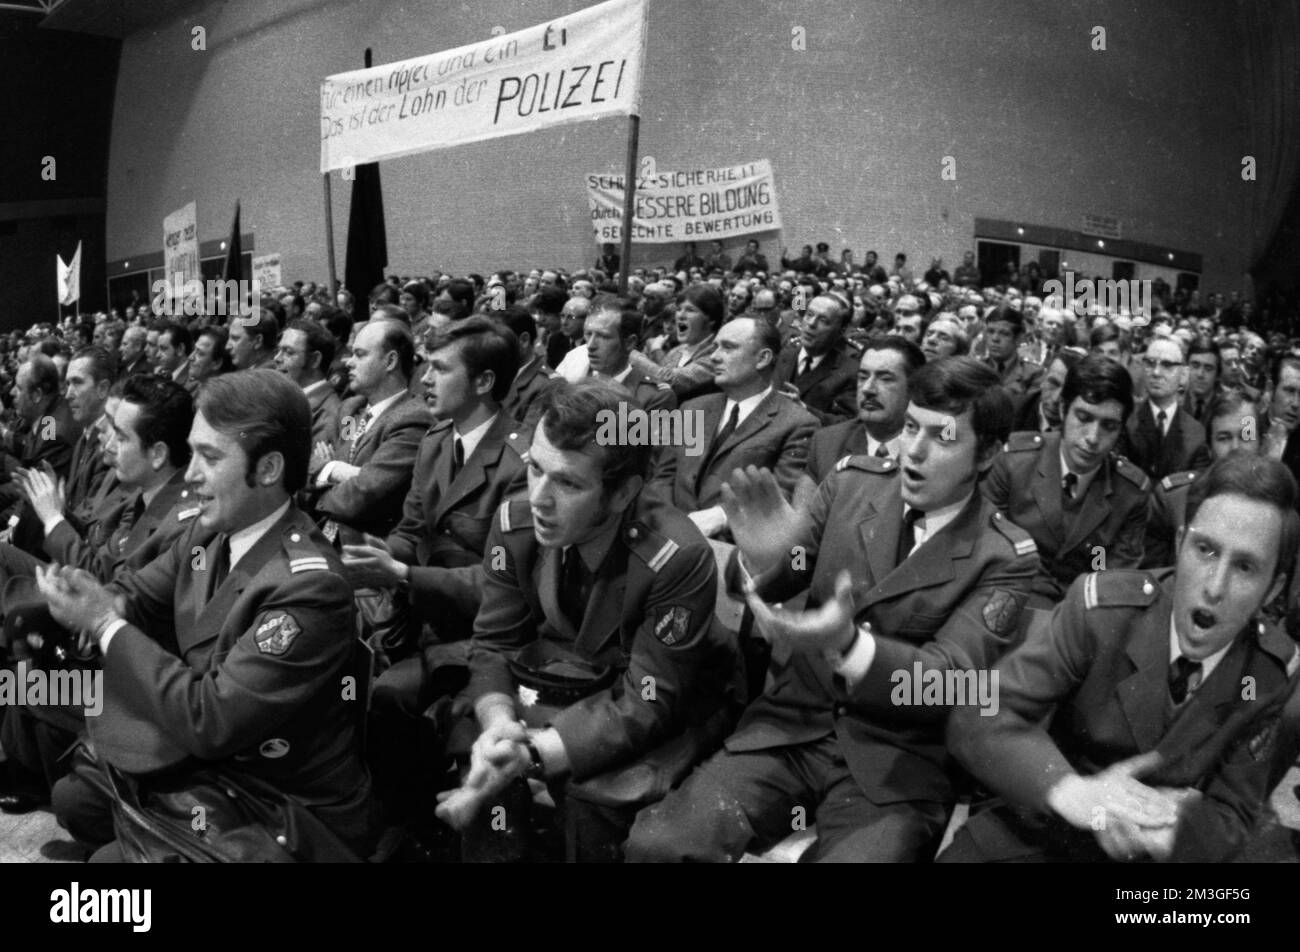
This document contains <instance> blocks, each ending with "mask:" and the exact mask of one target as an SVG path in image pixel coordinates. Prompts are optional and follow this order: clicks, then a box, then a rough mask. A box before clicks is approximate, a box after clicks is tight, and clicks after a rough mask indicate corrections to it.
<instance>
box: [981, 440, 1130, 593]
mask: <svg viewBox="0 0 1300 952" xmlns="http://www.w3.org/2000/svg"><path fill="white" fill-rule="evenodd" d="M1063 475H1064V474H1063V472H1062V470H1061V436H1060V434H1059V433H1046V434H1044V433H1012V434H1011V438H1010V439H1009V440H1008V441H1007V444H1006V446H1005V448H1004V450H1003V452H1002V454H1001V455H1000V456H999V457H998V458H997V459H996V460H995V461H994V463H993V466H992V467H991V468H990V469H989V472H988V475H987V476H986V477H985V478H984V481H983V484H982V488H983V491H984V495H985V496H987V497H988V498H989V501H990V502H992V503H993V505H994V506H996V507H997V509H998V510H999V511H1000V512H1001V513H1002V514H1003V515H1005V516H1006V517H1007V518H1008V519H1010V520H1011V521H1012V522H1014V523H1015V524H1016V525H1018V526H1020V528H1022V529H1024V530H1025V531H1026V532H1028V533H1029V534H1030V535H1031V536H1033V537H1034V542H1035V543H1037V545H1038V555H1039V558H1040V559H1041V560H1042V570H1041V572H1040V573H1039V577H1038V578H1037V579H1036V580H1035V582H1034V591H1035V593H1036V594H1038V595H1040V596H1041V597H1042V598H1043V599H1046V600H1047V601H1049V602H1051V603H1053V604H1054V603H1056V602H1059V601H1060V600H1061V599H1062V598H1064V597H1065V590H1066V589H1067V588H1069V587H1070V583H1071V582H1073V581H1074V580H1075V579H1076V578H1078V577H1079V576H1080V575H1083V574H1085V573H1087V572H1092V571H1096V570H1098V569H1102V568H1108V569H1128V568H1137V567H1138V565H1139V564H1140V563H1141V561H1142V541H1143V538H1144V536H1145V533H1146V515H1147V491H1148V489H1149V488H1150V483H1149V482H1148V480H1147V478H1146V476H1145V474H1143V473H1142V471H1141V470H1139V469H1138V468H1137V467H1136V466H1134V465H1133V464H1132V463H1130V462H1129V461H1128V460H1126V459H1124V458H1123V457H1122V456H1112V457H1111V458H1110V459H1108V460H1107V461H1106V462H1104V463H1103V464H1102V465H1101V469H1100V470H1099V471H1098V472H1097V473H1095V474H1094V475H1093V477H1092V481H1091V482H1090V483H1089V484H1088V491H1087V493H1086V494H1085V495H1084V496H1083V498H1082V499H1079V500H1076V503H1075V506H1076V508H1075V509H1074V510H1073V511H1070V510H1067V509H1066V508H1065V505H1064V493H1063V491H1062V488H1061V479H1062V477H1063ZM1099 557H1100V558H1102V559H1104V561H1102V562H1098V561H1097V560H1098V558H1099Z"/></svg>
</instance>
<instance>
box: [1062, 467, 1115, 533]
mask: <svg viewBox="0 0 1300 952" xmlns="http://www.w3.org/2000/svg"><path fill="white" fill-rule="evenodd" d="M1101 465H1102V471H1101V472H1099V473H1098V474H1097V475H1096V476H1094V477H1093V478H1092V482H1091V483H1089V484H1088V494H1087V495H1086V496H1084V498H1083V499H1081V500H1080V501H1079V508H1078V511H1077V512H1075V513H1074V518H1073V519H1071V520H1070V522H1069V524H1068V525H1067V526H1066V527H1065V542H1064V543H1063V544H1062V545H1061V551H1062V552H1069V551H1071V550H1072V549H1074V548H1075V547H1076V546H1078V545H1079V544H1081V543H1082V542H1083V540H1084V539H1085V538H1087V536H1088V533H1089V532H1091V531H1092V530H1093V529H1095V528H1097V527H1098V526H1099V525H1101V524H1102V523H1103V522H1105V521H1106V520H1107V519H1109V518H1110V509H1111V506H1110V497H1111V494H1112V493H1113V492H1114V491H1115V485H1114V483H1113V482H1112V476H1113V474H1112V472H1111V467H1110V463H1109V461H1107V462H1105V463H1102V464H1101Z"/></svg>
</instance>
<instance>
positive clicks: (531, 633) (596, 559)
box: [438, 381, 738, 857]
mask: <svg viewBox="0 0 1300 952" xmlns="http://www.w3.org/2000/svg"><path fill="white" fill-rule="evenodd" d="M544 399H545V400H546V401H547V404H546V408H545V410H544V412H543V415H542V419H541V424H540V425H539V426H538V428H537V430H536V432H535V433H534V436H533V443H532V448H531V451H530V453H529V463H528V465H529V470H528V494H527V497H526V498H516V499H514V500H511V501H508V502H506V503H504V504H503V505H502V507H501V510H500V514H499V518H498V520H497V521H496V523H495V524H494V526H493V528H492V533H491V535H490V536H489V537H488V543H487V553H488V554H487V556H486V558H485V559H484V563H483V570H484V575H485V581H484V592H483V601H482V608H481V609H480V611H479V615H478V618H477V619H476V620H475V624H474V637H473V641H472V643H471V648H470V684H469V688H468V690H467V697H468V699H469V700H470V701H471V702H472V703H473V706H474V713H475V715H476V718H477V726H478V728H480V729H481V730H480V732H479V733H478V736H477V740H476V741H475V742H474V745H473V751H472V754H471V762H470V769H469V773H468V775H467V776H466V778H465V782H464V784H463V785H462V787H461V788H460V789H459V790H456V791H453V792H451V793H450V794H449V795H446V796H445V797H443V798H442V799H443V802H442V803H441V805H440V806H439V807H438V815H439V816H440V817H442V818H443V819H445V820H447V821H448V822H450V823H452V824H453V825H455V826H457V827H459V828H461V829H462V830H463V831H464V832H465V844H466V847H467V857H470V856H474V855H478V854H475V853H474V852H473V847H474V846H475V844H476V843H477V842H479V841H480V840H481V839H486V840H489V841H490V840H493V839H494V838H499V837H500V835H501V834H500V833H499V832H496V831H494V830H493V829H491V827H490V822H491V820H492V819H493V818H494V817H493V814H494V813H496V811H494V810H492V809H490V807H491V806H492V805H493V804H496V803H500V802H501V801H500V800H499V798H500V797H501V796H502V794H503V792H504V791H506V790H507V788H509V787H510V786H511V784H512V783H516V782H517V781H518V780H519V779H520V778H522V777H524V776H528V777H536V778H539V779H544V780H546V781H547V782H548V783H549V784H550V785H551V786H552V788H553V789H558V787H557V782H559V781H562V780H564V779H566V778H569V779H571V780H573V781H575V782H577V783H578V784H582V783H587V782H591V781H593V779H595V778H599V777H601V776H603V775H605V774H607V772H609V771H611V770H615V769H618V768H623V767H626V766H628V765H630V764H633V763H638V764H641V765H643V766H644V767H645V768H646V769H645V770H644V772H642V773H638V774H637V775H636V777H635V779H636V783H634V784H629V785H628V787H627V788H626V789H625V790H624V792H623V794H622V796H624V797H625V798H626V800H625V802H622V803H616V802H615V800H616V799H617V798H610V797H606V798H605V805H606V806H616V807H619V808H620V809H619V810H617V811H614V812H617V813H620V814H621V820H622V830H623V832H625V831H626V826H627V825H629V824H630V822H631V819H632V816H634V815H635V810H636V809H637V808H638V807H640V806H642V805H644V803H645V802H649V801H650V800H652V799H654V798H656V797H658V796H662V795H663V793H664V792H665V791H666V790H667V789H669V787H670V786H671V784H672V783H674V782H675V781H676V780H678V779H680V776H681V775H683V774H684V773H685V771H686V770H688V769H689V767H690V765H691V764H692V763H693V762H694V760H695V759H697V758H698V757H700V756H703V754H704V753H705V752H706V751H707V750H708V749H710V748H709V747H708V746H707V744H708V742H709V741H710V740H711V741H712V743H716V742H717V740H719V739H720V738H721V735H722V733H723V732H725V729H726V726H729V724H726V725H721V727H720V729H717V730H715V731H714V733H713V736H711V737H710V736H707V728H708V726H709V725H710V722H711V719H712V723H713V724H715V725H716V724H717V716H718V715H719V714H723V713H726V711H727V710H728V708H729V707H730V705H729V694H728V691H729V687H730V685H731V683H732V682H733V681H734V680H735V679H736V675H737V674H738V672H737V670H736V653H735V644H734V642H733V640H732V639H731V637H730V636H729V635H728V634H727V633H725V632H724V631H723V630H722V629H721V628H720V627H718V626H716V625H715V624H714V605H715V601H716V597H717V574H716V573H717V568H716V565H715V562H714V556H713V552H712V549H711V548H710V546H709V545H708V543H707V542H706V541H705V539H704V538H703V536H701V535H700V533H699V531H698V530H697V529H696V528H695V527H694V525H693V524H692V523H691V521H690V520H689V519H687V518H686V516H685V515H684V514H682V513H680V512H679V511H677V510H676V509H673V508H671V507H670V506H667V505H665V504H664V503H663V502H661V501H660V500H659V499H658V497H656V496H654V495H653V494H642V492H641V489H642V486H643V485H644V482H645V479H646V474H647V466H648V457H649V447H647V446H638V445H627V444H617V445H606V446H597V445H595V443H594V437H595V431H596V428H597V422H596V421H597V420H598V419H599V414H601V413H602V412H605V411H608V412H616V411H617V407H618V405H619V402H620V401H623V400H626V395H625V394H624V393H623V392H622V391H620V390H619V389H618V388H615V387H611V386H610V385H609V384H607V383H603V382H598V381H584V382H582V383H579V384H576V385H573V386H571V387H570V386H565V387H562V388H557V389H556V390H554V391H552V392H550V393H548V394H547V396H546V397H545V398H544ZM675 745H677V746H680V747H683V748H690V749H680V750H677V752H676V754H675V755H674V756H673V757H672V758H669V759H667V760H655V759H653V758H650V759H647V755H650V754H652V753H653V752H655V751H656V750H657V749H660V750H662V749H664V748H665V747H674V746H675ZM609 786H610V787H611V788H616V787H620V786H621V785H620V784H610V785H609ZM634 787H635V788H636V789H632V788H634ZM514 789H515V790H519V789H520V787H519V786H518V785H516V786H515V787H514ZM524 799H525V801H526V797H525V798H524ZM573 799H574V798H573V797H570V798H569V800H570V803H569V806H568V807H567V808H566V809H569V810H570V811H571V810H572V808H573V807H574V806H575V804H574V803H573V802H572V801H573ZM511 802H512V805H508V806H506V813H507V815H509V822H510V823H511V825H512V828H513V827H515V826H518V825H521V824H524V823H526V822H527V817H526V816H525V817H520V816H518V815H517V812H516V811H518V810H519V809H521V807H519V806H518V805H517V804H518V800H515V801H511ZM619 819H620V817H613V818H611V819H610V820H609V822H611V823H612V824H613V826H615V827H617V826H619V823H618V820H619ZM570 832H571V834H573V833H576V834H577V835H585V832H586V831H585V830H584V826H583V823H581V822H573V821H571V822H570ZM619 839H621V835H616V836H615V838H614V842H615V843H616V842H617V841H618V840H619Z"/></svg>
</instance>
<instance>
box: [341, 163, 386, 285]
mask: <svg viewBox="0 0 1300 952" xmlns="http://www.w3.org/2000/svg"><path fill="white" fill-rule="evenodd" d="M387 265H388V234H387V232H386V231H385V230H384V193H383V190H382V189H381V188H380V187H379V163H378V162H371V163H369V164H368V165H358V166H357V168H356V179H355V180H354V181H353V182H352V209H351V211H350V212H349V213H348V256H347V262H346V264H345V266H344V269H343V285H344V287H346V288H347V289H348V290H349V291H351V292H352V293H353V295H355V296H356V299H357V300H358V301H367V300H369V299H370V289H371V288H373V287H374V286H375V285H376V284H379V283H380V282H381V281H383V280H384V268H385V267H386V266H387Z"/></svg>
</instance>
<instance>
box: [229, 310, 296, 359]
mask: <svg viewBox="0 0 1300 952" xmlns="http://www.w3.org/2000/svg"><path fill="white" fill-rule="evenodd" d="M276 306H277V307H279V304H278V302H277V303H276ZM280 310H281V311H283V310H284V308H280ZM236 323H237V324H239V325H240V326H241V327H243V328H244V333H246V334H248V335H250V336H252V335H254V334H256V335H257V336H258V337H259V338H260V339H261V341H262V343H261V344H260V345H259V347H258V350H274V349H275V344H276V341H278V340H279V339H280V327H281V326H282V325H283V324H284V322H283V321H281V320H280V319H279V318H278V317H276V316H275V312H274V311H273V310H271V307H270V302H269V301H263V302H262V309H261V310H260V311H259V312H258V315H257V320H256V321H254V320H253V318H252V315H249V316H248V317H236V318H234V319H233V320H232V321H231V326H233V325H234V324H236Z"/></svg>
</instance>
